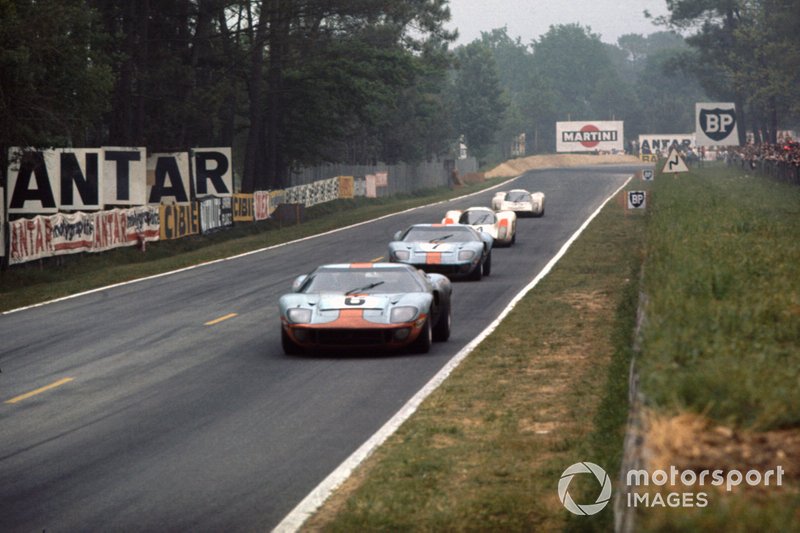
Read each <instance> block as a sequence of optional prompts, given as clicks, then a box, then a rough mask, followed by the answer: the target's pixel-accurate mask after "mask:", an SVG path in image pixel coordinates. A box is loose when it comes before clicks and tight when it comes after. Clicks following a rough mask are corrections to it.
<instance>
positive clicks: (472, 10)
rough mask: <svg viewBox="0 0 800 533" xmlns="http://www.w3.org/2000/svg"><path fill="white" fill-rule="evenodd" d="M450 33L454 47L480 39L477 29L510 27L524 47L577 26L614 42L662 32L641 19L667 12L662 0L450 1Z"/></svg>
mask: <svg viewBox="0 0 800 533" xmlns="http://www.w3.org/2000/svg"><path fill="white" fill-rule="evenodd" d="M449 3H450V14H451V20H450V23H449V24H448V25H447V28H448V29H458V33H459V37H458V40H457V41H456V45H461V44H467V43H469V42H471V41H473V40H475V39H477V38H479V37H480V35H481V31H489V30H492V29H495V28H502V27H503V26H506V27H507V28H508V34H509V36H511V37H512V38H514V39H516V38H517V37H520V38H521V39H522V42H523V43H524V44H529V43H530V42H531V41H532V40H533V39H538V38H539V37H540V36H541V35H543V34H545V33H547V30H548V29H549V28H550V26H555V25H558V24H571V23H579V24H581V25H582V26H589V27H591V29H592V33H596V34H599V35H600V38H601V40H602V41H603V42H606V43H612V44H614V43H616V42H617V39H618V38H619V37H620V36H621V35H625V34H626V33H639V34H642V35H648V34H650V33H654V32H657V31H664V28H663V27H659V26H654V25H653V22H652V20H648V19H646V18H645V17H644V15H643V12H644V10H648V11H649V12H650V13H651V14H652V15H653V16H659V15H665V14H666V13H667V8H666V4H667V2H666V0H450V2H449Z"/></svg>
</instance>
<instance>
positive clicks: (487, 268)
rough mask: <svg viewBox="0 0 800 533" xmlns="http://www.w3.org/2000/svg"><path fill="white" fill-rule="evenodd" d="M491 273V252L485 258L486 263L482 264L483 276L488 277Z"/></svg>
mask: <svg viewBox="0 0 800 533" xmlns="http://www.w3.org/2000/svg"><path fill="white" fill-rule="evenodd" d="M491 273H492V252H489V255H487V256H486V261H484V262H483V275H484V276H489V275H490V274H491Z"/></svg>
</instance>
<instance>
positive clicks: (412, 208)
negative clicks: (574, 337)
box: [0, 174, 524, 315]
mask: <svg viewBox="0 0 800 533" xmlns="http://www.w3.org/2000/svg"><path fill="white" fill-rule="evenodd" d="M523 175H524V174H520V175H519V176H515V177H513V178H511V179H509V180H505V181H503V182H501V183H498V184H497V185H492V186H491V187H487V188H485V189H481V190H480V191H475V192H473V193H469V194H465V195H463V196H458V197H456V198H450V199H448V200H440V201H438V202H433V203H430V204H425V205H419V206H417V207H411V208H409V209H405V210H403V211H398V212H396V213H389V214H388V215H383V216H380V217H377V218H373V219H370V220H365V221H363V222H357V223H355V224H350V225H349V226H344V227H342V228H336V229H332V230H330V231H326V232H324V233H317V234H315V235H309V236H308V237H303V238H300V239H295V240H293V241H288V242H282V243H280V244H273V245H272V246H267V247H266V248H259V249H258V250H251V251H249V252H245V253H242V254H238V255H232V256H230V257H223V258H222V259H215V260H213V261H206V262H205V263H199V264H197V265H192V266H188V267H185V268H179V269H177V270H170V271H169V272H162V273H161V274H154V275H152V276H147V277H144V278H137V279H132V280H130V281H123V282H121V283H114V284H113V285H106V286H105V287H98V288H97V289H91V290H88V291H84V292H79V293H76V294H70V295H69V296H64V297H61V298H56V299H54V300H48V301H46V302H40V303H38V304H33V305H27V306H25V307H18V308H17V309H11V310H9V311H3V312H2V313H0V315H10V314H11V313H18V312H20V311H25V310H27V309H33V308H35V307H41V306H43V305H48V304H53V303H56V302H63V301H65V300H71V299H73V298H79V297H81V296H86V295H87V294H93V293H96V292H102V291H107V290H109V289H114V288H116V287H123V286H125V285H131V284H133V283H139V282H140V281H147V280H151V279H156V278H161V277H165V276H171V275H173V274H177V273H179V272H186V271H188V270H194V269H195V268H200V267H204V266H208V265H214V264H217V263H222V262H225V261H231V260H233V259H238V258H240V257H246V256H248V255H254V254H259V253H262V252H266V251H268V250H274V249H275V248H280V247H282V246H288V245H290V244H295V243H298V242H303V241H308V240H311V239H316V238H317V237H324V236H325V235H331V234H333V233H338V232H340V231H345V230H348V229H351V228H357V227H358V226H363V225H365V224H370V223H372V222H375V221H376V220H383V219H385V218H390V217H394V216H397V215H402V214H404V213H410V212H411V211H416V210H417V209H423V208H425V207H432V206H434V205H441V204H446V203H448V202H453V201H455V200H463V199H464V198H469V197H470V196H475V195H478V194H481V193H484V192H486V191H491V190H493V189H497V188H498V187H502V186H504V185H508V184H509V183H513V182H514V181H516V180H518V179H519V178H521V177H522V176H523Z"/></svg>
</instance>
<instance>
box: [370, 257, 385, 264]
mask: <svg viewBox="0 0 800 533" xmlns="http://www.w3.org/2000/svg"><path fill="white" fill-rule="evenodd" d="M381 259H383V256H380V257H376V258H375V259H372V260H371V261H370V263H377V262H378V261H380V260H381Z"/></svg>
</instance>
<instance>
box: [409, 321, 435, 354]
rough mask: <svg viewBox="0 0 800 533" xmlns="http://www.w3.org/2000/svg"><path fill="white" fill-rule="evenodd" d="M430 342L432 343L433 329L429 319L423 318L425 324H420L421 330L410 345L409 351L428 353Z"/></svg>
mask: <svg viewBox="0 0 800 533" xmlns="http://www.w3.org/2000/svg"><path fill="white" fill-rule="evenodd" d="M431 344H433V330H432V329H431V321H430V319H429V318H428V319H426V320H425V325H423V326H422V331H420V332H419V337H417V340H415V341H414V343H413V344H412V345H411V351H412V352H414V353H428V352H429V351H431Z"/></svg>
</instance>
